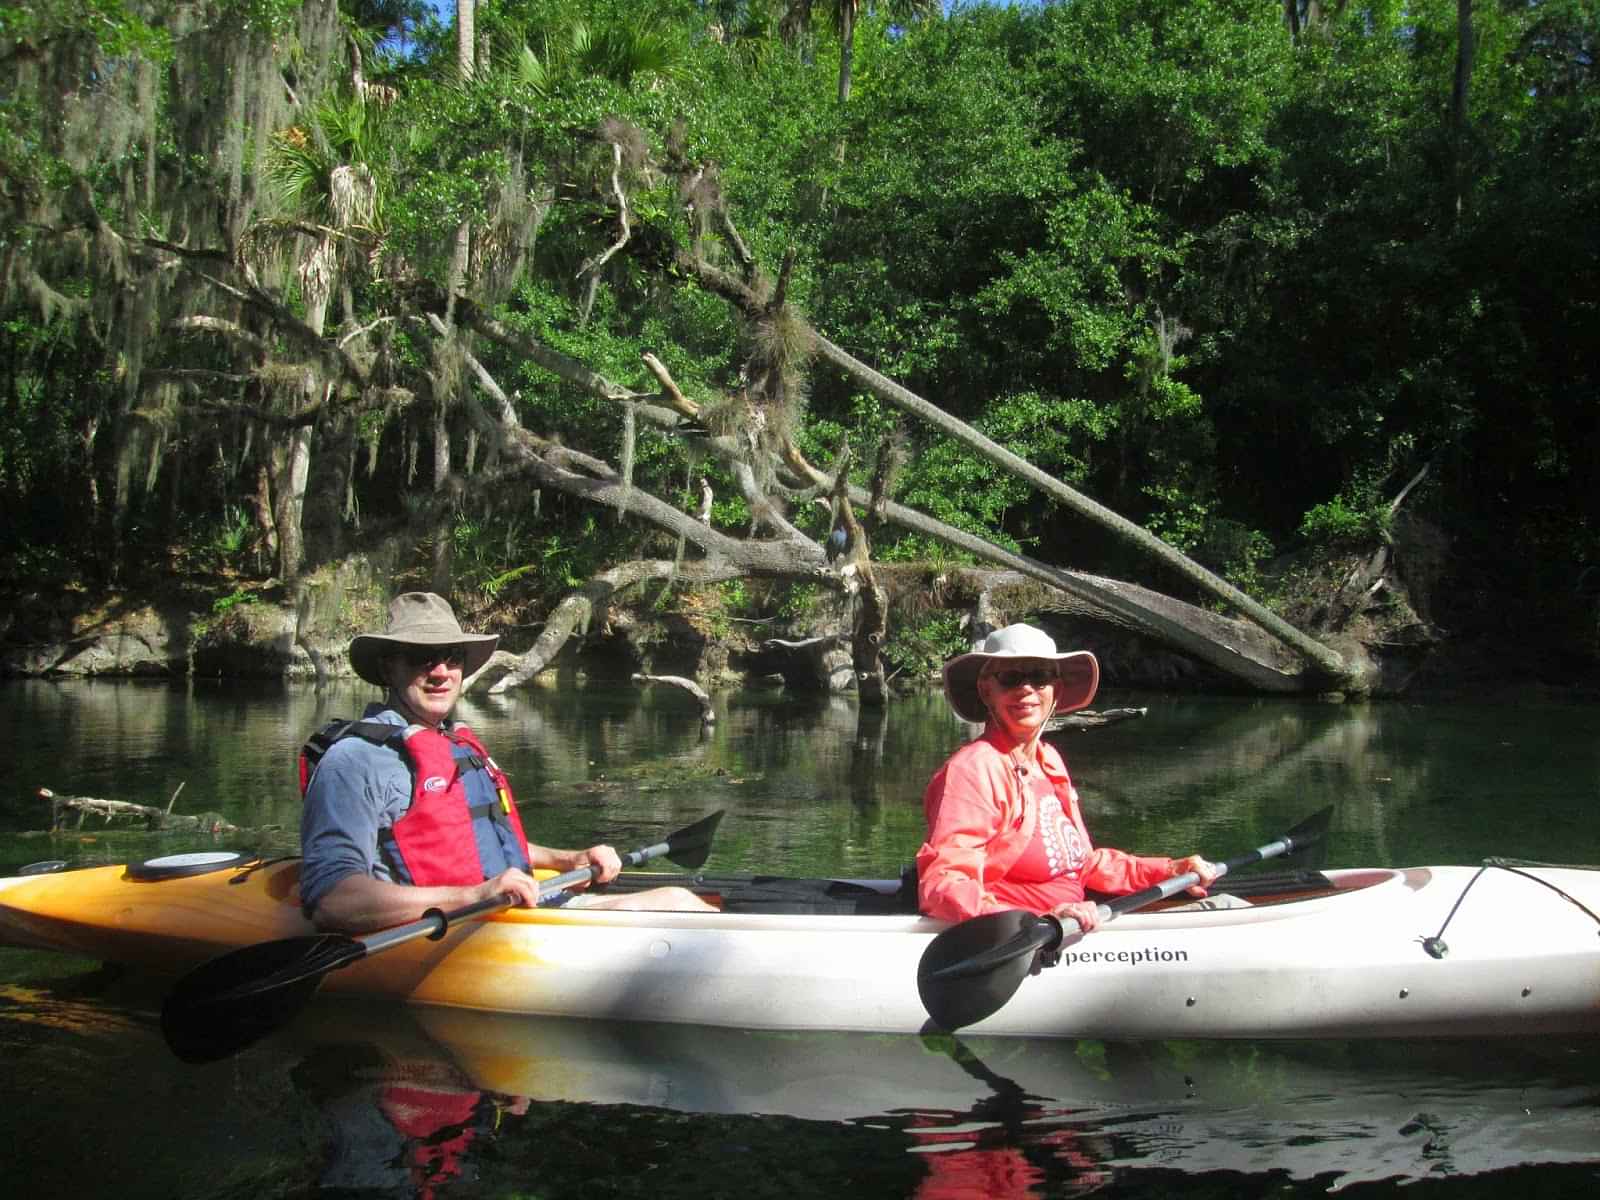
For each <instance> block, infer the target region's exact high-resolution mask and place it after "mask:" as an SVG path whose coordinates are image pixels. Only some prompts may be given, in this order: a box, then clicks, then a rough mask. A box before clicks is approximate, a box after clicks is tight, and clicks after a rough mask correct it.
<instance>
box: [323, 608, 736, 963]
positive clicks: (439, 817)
mask: <svg viewBox="0 0 1600 1200" xmlns="http://www.w3.org/2000/svg"><path fill="white" fill-rule="evenodd" d="M498 640H499V639H498V638H497V637H496V636H495V635H493V634H468V633H465V632H463V630H462V628H461V626H460V624H459V623H458V622H457V621H456V616H455V613H454V612H453V611H452V610H451V608H450V605H449V604H448V603H446V602H445V601H444V600H443V599H442V598H441V597H439V596H436V595H434V594H433V593H432V592H406V593H404V594H403V595H400V596H398V597H396V598H395V601H394V603H393V604H391V605H390V607H389V624H388V627H387V628H386V629H385V630H384V631H383V632H382V633H364V634H360V635H358V636H357V637H356V638H355V639H354V640H352V641H351V643H350V666H351V668H352V669H353V670H354V671H355V673H356V674H357V675H359V676H360V677H361V678H362V679H365V680H366V681H367V682H369V683H373V684H376V685H377V686H379V687H381V688H383V689H385V692H386V695H385V697H384V699H383V701H382V702H381V703H377V704H372V705H370V706H369V707H368V708H367V711H366V714H365V715H364V717H363V718H362V720H361V721H360V722H359V723H357V724H356V725H355V726H353V727H352V729H351V731H350V732H349V733H348V735H347V736H342V737H339V738H338V739H337V740H336V741H334V742H333V743H332V745H331V746H329V747H328V749H327V751H326V753H325V754H324V755H323V756H322V758H321V759H320V761H319V762H317V763H316V764H315V767H314V769H313V772H312V774H311V776H310V779H309V780H307V781H306V783H305V786H306V792H305V808H304V811H303V813H302V815H301V822H300V843H301V849H302V853H303V854H304V856H305V861H304V864H303V865H302V868H301V873H300V900H301V903H302V904H303V905H304V907H305V909H306V911H307V912H308V913H309V914H310V915H311V917H312V919H313V920H314V921H315V922H316V924H317V926H318V927H319V928H321V929H327V930H334V931H339V932H346V933H366V932H369V931H371V930H373V929H382V928H386V927H388V926H391V925H400V924H403V923H405V922H407V921H413V920H416V919H417V918H418V917H420V916H421V915H422V914H423V913H424V912H426V911H427V910H428V909H430V908H438V909H442V910H446V911H448V910H450V909H453V908H460V907H464V906H466V905H468V904H473V903H476V902H477V901H479V900H485V899H488V898H489V897H491V896H496V895H499V894H501V893H509V894H510V895H512V896H514V897H516V902H517V903H518V904H523V905H529V906H532V905H537V904H539V903H540V899H539V885H538V883H537V882H536V881H535V880H534V878H533V876H532V874H531V872H532V871H534V870H537V869H540V868H547V869H550V870H554V871H558V872H565V871H572V870H577V869H580V868H583V867H589V866H593V867H596V868H598V869H599V874H598V876H597V881H598V882H600V883H606V882H609V881H610V880H612V879H614V878H616V876H617V873H618V872H619V871H620V870H621V869H622V860H621V859H620V858H619V857H618V855H617V852H616V851H615V850H613V849H612V848H611V847H610V846H606V845H598V846H590V847H589V848H588V849H587V850H553V849H550V848H549V847H546V846H539V845H535V844H534V843H532V842H529V841H528V840H527V837H526V836H525V834H524V833H523V830H522V822H521V818H520V817H519V816H518V814H517V809H516V805H515V803H513V801H512V798H511V789H510V784H509V783H508V782H507V781H506V777H505V775H504V774H503V773H502V772H501V771H500V768H499V767H498V766H496V765H495V762H494V759H492V758H490V757H489V753H488V751H487V750H486V749H484V747H483V744H482V743H481V742H480V741H478V739H477V737H476V736H475V735H474V734H473V733H472V732H471V731H470V730H469V729H467V727H466V726H464V725H460V724H457V723H455V722H452V721H451V720H450V713H451V712H452V710H454V708H455V705H456V701H457V700H458V699H459V698H460V696H461V685H462V680H463V679H464V678H465V677H466V676H468V675H471V674H473V673H475V672H476V671H477V670H478V669H479V668H480V667H482V666H483V664H484V663H486V662H487V661H488V660H489V656H490V655H491V654H493V653H494V648H495V644H496V642H497V641H498ZM587 886H588V885H587V884H584V885H579V887H578V889H577V891H581V890H582V888H584V887H587ZM544 902H545V903H546V904H549V903H552V902H554V903H570V904H573V905H578V906H582V907H586V908H630V909H678V910H688V911H708V910H709V909H710V908H711V906H710V905H708V904H707V903H706V902H705V901H703V900H701V899H700V898H699V897H698V896H696V895H695V894H694V893H693V892H690V891H688V890H687V889H685V888H677V887H669V888H654V889H651V890H649V891H644V892H634V893H629V894H624V895H618V896H593V895H578V894H576V892H575V891H569V892H563V893H559V894H558V896H557V897H555V898H550V897H547V898H546V899H545V901H544Z"/></svg>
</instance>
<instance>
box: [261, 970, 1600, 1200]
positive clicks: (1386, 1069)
mask: <svg viewBox="0 0 1600 1200" xmlns="http://www.w3.org/2000/svg"><path fill="white" fill-rule="evenodd" d="M292 1039H293V1041H292V1046H290V1047H286V1051H287V1052H288V1053H291V1054H294V1055H298V1056H301V1064H302V1065H301V1066H300V1067H297V1068H296V1072H295V1076H296V1079H297V1081H298V1080H300V1079H301V1078H305V1079H312V1078H315V1077H317V1076H318V1075H319V1074H325V1075H329V1076H330V1077H332V1078H336V1079H339V1080H343V1081H346V1083H347V1084H348V1086H346V1087H345V1088H344V1090H343V1091H342V1092H340V1093H339V1097H338V1099H339V1104H340V1106H341V1107H340V1109H339V1112H338V1120H339V1121H341V1122H343V1123H344V1124H343V1132H342V1133H341V1134H340V1135H339V1136H340V1137H342V1138H346V1139H348V1138H349V1137H351V1136H354V1131H357V1130H359V1129H361V1128H370V1129H373V1130H381V1132H382V1136H381V1137H379V1136H378V1135H377V1134H376V1133H374V1134H373V1135H372V1138H371V1140H369V1142H368V1143H367V1144H366V1145H365V1146H362V1147H352V1146H348V1145H345V1143H343V1142H341V1143H340V1144H341V1145H343V1146H344V1149H343V1150H342V1151H341V1153H342V1154H344V1155H345V1157H346V1158H347V1159H348V1160H349V1161H350V1162H359V1161H369V1160H373V1159H374V1158H375V1157H384V1161H385V1162H387V1163H388V1164H389V1166H390V1167H392V1168H395V1169H399V1166H400V1165H407V1169H411V1170H415V1169H416V1165H417V1163H418V1162H429V1163H436V1162H438V1161H441V1158H442V1156H443V1155H444V1154H446V1153H448V1154H455V1155H456V1156H457V1158H456V1159H454V1160H452V1161H454V1162H457V1163H458V1165H459V1164H461V1163H463V1162H465V1161H466V1160H467V1159H469V1158H470V1154H471V1149H470V1146H471V1144H472V1142H473V1141H474V1139H477V1138H481V1137H482V1135H483V1133H484V1132H485V1130H486V1129H487V1128H488V1127H489V1126H493V1128H494V1129H495V1130H497V1131H498V1134H497V1136H500V1137H509V1138H515V1137H517V1136H519V1135H518V1133H517V1130H516V1127H515V1123H514V1122H510V1123H508V1122H506V1117H507V1115H508V1114H512V1115H515V1114H520V1113H523V1112H526V1111H528V1106H529V1105H530V1104H531V1105H551V1104H572V1103H577V1104H584V1105H628V1106H639V1107H643V1108H648V1109H656V1110H667V1111H672V1112H680V1113H696V1114H715V1115H724V1116H733V1115H740V1114H760V1115H762V1116H764V1117H788V1118H796V1119H799V1120H803V1121H808V1122H830V1123H845V1124H848V1125H850V1126H853V1127H857V1128H859V1129H862V1130H873V1131H877V1132H878V1134H880V1135H882V1136H883V1139H884V1147H883V1148H884V1150H885V1151H886V1152H887V1151H889V1150H890V1148H891V1147H893V1148H894V1149H893V1152H895V1153H905V1154H910V1155H912V1156H913V1158H914V1160H915V1162H916V1164H917V1165H918V1168H919V1172H920V1174H919V1177H918V1181H917V1183H916V1185H915V1190H914V1192H913V1193H910V1194H915V1195H916V1196H918V1197H921V1198H929V1197H948V1196H958V1195H959V1196H977V1195H983V1196H988V1197H994V1198H997V1200H1023V1198H1025V1197H1034V1196H1045V1195H1049V1196H1064V1195H1084V1194H1088V1193H1091V1192H1095V1191H1098V1190H1101V1189H1102V1188H1104V1187H1106V1186H1108V1185H1109V1184H1111V1183H1112V1182H1113V1181H1119V1182H1120V1183H1121V1184H1122V1185H1124V1186H1125V1185H1127V1184H1128V1183H1129V1181H1130V1174H1132V1175H1136V1174H1138V1173H1139V1172H1142V1171H1153V1170H1165V1169H1171V1168H1181V1169H1182V1170H1183V1171H1185V1172H1187V1173H1196V1172H1217V1171H1223V1172H1233V1173H1240V1174H1244V1175H1260V1174H1263V1173H1270V1174H1273V1175H1276V1176H1278V1177H1280V1178H1287V1179H1290V1180H1303V1181H1316V1182H1317V1184H1318V1185H1319V1187H1321V1188H1340V1187H1346V1186H1349V1185H1351V1184H1355V1183H1371V1182H1376V1181H1391V1182H1398V1181H1414V1180H1422V1179H1432V1180H1442V1179H1449V1178H1457V1177H1466V1176H1476V1175H1483V1174H1486V1173H1490V1172H1495V1171H1501V1170H1505V1169H1508V1168H1516V1167H1526V1166H1529V1165H1533V1164H1556V1163H1568V1164H1572V1163H1587V1164H1596V1163H1600V1139H1597V1138H1596V1136H1595V1134H1596V1132H1597V1129H1600V1085H1597V1084H1596V1082H1595V1079H1596V1078H1597V1076H1596V1068H1597V1067H1600V1044H1590V1045H1587V1046H1580V1047H1578V1048H1574V1047H1572V1046H1561V1047H1548V1046H1539V1045H1530V1044H1528V1043H1520V1044H1519V1043H1511V1042H1507V1043H1492V1042H1491V1043H1475V1044H1473V1045H1470V1046H1467V1045H1458V1044H1441V1045H1429V1046H1425V1047H1420V1048H1419V1047H1416V1046H1393V1045H1387V1044H1366V1045H1361V1044H1353V1043H1316V1044H1299V1043H1294V1044H1285V1045H1272V1046H1268V1045H1261V1044H1245V1043H1169V1044H1117V1043H1111V1044H1107V1043H1098V1042H1092V1043H1091V1042H1044V1043H1040V1042H1032V1043H1022V1042H1015V1041H1011V1040H1005V1039H971V1041H970V1042H967V1043H963V1042H962V1041H960V1040H957V1039H952V1038H949V1037H945V1036H934V1037H927V1038H917V1037H907V1036H868V1035H850V1034H784V1033H771V1032H749V1031H728V1030H712V1029H701V1028H691V1027H679V1026H645V1025H637V1024H627V1025H624V1024H613V1023H607V1022H592V1021H560V1020H546V1019H535V1018H524V1017H510V1016H503V1015H501V1016H497V1015H492V1014H479V1013H469V1012H461V1011H455V1010H442V1009H413V1010H398V1009H395V1008H393V1007H388V1008H377V1009H374V1008H368V1007H366V1006H362V1005H358V1004H352V1003H346V1002H338V1001H331V1000H330V1001H322V1002H319V1003H318V1004H317V1005H315V1006H314V1007H313V1010H312V1011H311V1012H308V1013H307V1014H306V1015H305V1018H304V1019H303V1021H302V1023H301V1025H300V1027H299V1028H298V1029H297V1030H296V1031H295V1032H294V1034H293V1035H292ZM352 1064H354V1065H353V1066H352ZM352 1080H354V1081H357V1083H359V1086H356V1083H350V1081H352ZM408 1096H409V1097H410V1100H409V1102H408V1101H407V1100H406V1097H408ZM352 1103H353V1104H358V1105H361V1106H364V1108H363V1111H362V1112H361V1114H360V1115H359V1116H356V1115H353V1114H352V1113H351V1112H349V1111H346V1110H345V1108H344V1107H342V1106H344V1105H347V1104H352ZM408 1103H409V1107H407V1104H408ZM324 1106H325V1107H326V1102H325V1101H324ZM400 1117H404V1120H401V1119H398V1118H400ZM491 1117H492V1120H489V1118H491ZM486 1120H488V1122H489V1123H488V1125H486V1124H485V1121H486ZM407 1122H409V1124H407ZM408 1129H409V1130H410V1131H411V1132H410V1133H407V1130H408ZM396 1133H398V1134H399V1135H401V1139H402V1141H403V1142H404V1145H403V1147H402V1146H399V1145H398V1144H397V1143H395V1142H394V1137H395V1134H396ZM463 1139H464V1140H463ZM441 1147H444V1148H445V1149H443V1150H441ZM385 1156H386V1157H385ZM419 1156H421V1157H420V1158H419ZM347 1165H348V1164H347Z"/></svg>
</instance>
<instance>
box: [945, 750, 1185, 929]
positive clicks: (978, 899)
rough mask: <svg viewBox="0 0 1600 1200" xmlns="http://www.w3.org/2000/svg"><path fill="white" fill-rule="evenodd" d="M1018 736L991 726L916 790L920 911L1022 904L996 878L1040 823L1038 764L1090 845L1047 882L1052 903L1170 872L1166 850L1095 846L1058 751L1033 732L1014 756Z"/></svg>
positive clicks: (951, 914) (976, 912)
mask: <svg viewBox="0 0 1600 1200" xmlns="http://www.w3.org/2000/svg"><path fill="white" fill-rule="evenodd" d="M1017 745H1018V744H1017V743H1016V742H1014V741H1012V739H1011V738H1010V736H1009V735H1008V734H1006V733H1005V732H1004V731H1003V730H1000V729H997V728H992V727H991V728H989V729H987V730H985V731H984V734H983V736H982V737H980V738H978V739H976V740H975V741H971V742H968V743H967V744H966V745H965V746H963V747H961V749H959V750H957V751H956V752H955V753H954V754H952V755H951V756H950V758H949V759H948V760H947V761H946V762H945V764H944V766H942V767H940V768H939V770H938V771H937V772H935V773H934V776H933V778H932V779H931V780H930V781H929V783H928V790H927V791H926V792H925V793H924V794H923V797H922V807H923V812H924V814H925V815H926V817H927V822H928V840H927V841H926V842H924V843H923V844H922V849H921V850H919V851H918V852H917V895H918V902H919V905H920V907H921V909H922V911H923V912H924V913H925V914H927V915H928V916H930V917H938V918H940V919H942V920H946V921H961V920H965V919H967V918H968V917H976V916H981V915H982V914H984V913H990V912H999V911H1002V910H1004V909H1008V908H1017V907H1019V904H1018V903H1016V902H1015V899H1014V898H1013V899H1009V900H1008V899H1006V898H1003V897H1001V896H998V895H996V885H1000V886H1001V889H1002V890H1009V889H1006V888H1005V881H1006V877H1007V874H1008V872H1009V871H1010V870H1011V869H1012V867H1013V866H1015V865H1016V863H1017V860H1018V859H1020V858H1021V857H1022V854H1023V852H1024V851H1025V850H1026V849H1027V848H1028V845H1029V843H1031V842H1032V841H1033V839H1034V837H1035V836H1036V834H1037V833H1038V830H1039V803H1038V801H1037V800H1036V799H1035V798H1034V795H1033V791H1032V788H1031V786H1030V785H1031V783H1032V780H1033V774H1034V773H1035V772H1042V773H1043V776H1044V779H1045V780H1046V781H1048V784H1049V786H1050V789H1051V790H1052V791H1054V792H1055V794H1056V796H1057V798H1058V799H1059V800H1060V801H1061V809H1062V812H1063V813H1065V814H1066V816H1067V819H1068V820H1070V821H1071V822H1072V823H1073V824H1074V825H1075V826H1076V827H1077V830H1078V833H1079V835H1080V836H1081V838H1082V840H1083V845H1084V846H1085V847H1088V848H1089V852H1088V855H1087V857H1086V858H1085V859H1084V861H1083V864H1082V866H1081V868H1080V869H1079V870H1078V871H1077V872H1076V878H1071V877H1069V876H1066V875H1063V876H1060V877H1058V878H1056V879H1054V880H1052V881H1051V882H1050V885H1049V886H1048V892H1049V898H1050V900H1051V901H1053V903H1055V904H1060V903H1065V902H1067V901H1070V900H1081V899H1083V896H1084V891H1085V889H1089V890H1092V891H1096V892H1101V893H1104V894H1106V895H1114V896H1115V895H1125V894H1127V893H1129V892H1136V891H1139V890H1140V889H1141V888H1146V887H1149V886H1150V885H1151V884H1155V883H1160V882H1161V881H1162V880H1163V879H1166V878H1168V877H1169V876H1171V875H1172V874H1174V870H1173V861H1172V859H1170V858H1155V857H1143V856H1140V855H1135V854H1129V853H1127V852H1126V851H1122V850H1113V849H1111V848H1110V847H1100V848H1098V849H1096V848H1094V844H1093V843H1092V842H1091V841H1090V840H1089V833H1088V830H1087V829H1086V828H1085V827H1084V824H1083V815H1082V813H1081V812H1079V810H1078V793H1077V789H1075V788H1074V787H1073V786H1072V779H1071V777H1070V776H1068V774H1067V766H1066V763H1065V762H1063V761H1062V758H1061V755H1060V753H1059V752H1058V751H1057V750H1056V748H1055V747H1054V746H1052V745H1050V744H1049V743H1048V742H1046V741H1044V740H1043V739H1040V740H1039V742H1038V743H1037V746H1036V749H1035V752H1034V756H1033V758H1032V760H1031V761H1027V762H1025V763H1021V764H1019V763H1018V762H1017V761H1016V756H1014V755H1013V753H1012V752H1013V751H1014V750H1015V749H1016V747H1017ZM1038 911H1041V912H1043V911H1045V909H1044V908H1042V907H1041V908H1039V909H1038Z"/></svg>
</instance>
